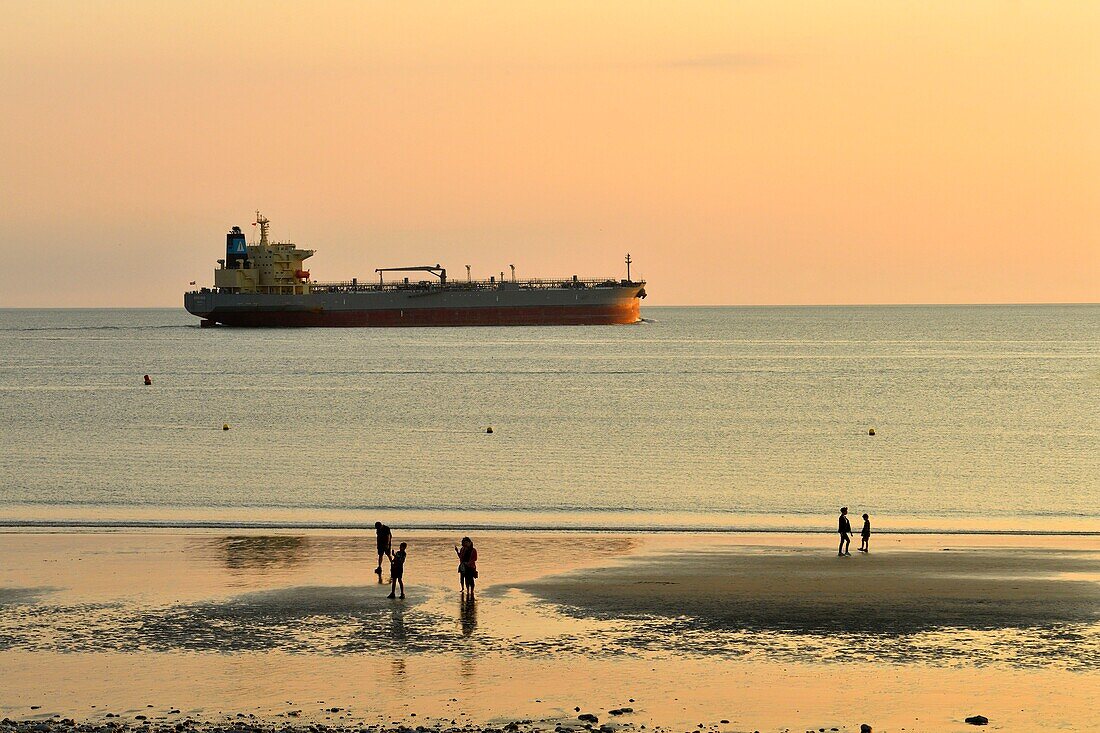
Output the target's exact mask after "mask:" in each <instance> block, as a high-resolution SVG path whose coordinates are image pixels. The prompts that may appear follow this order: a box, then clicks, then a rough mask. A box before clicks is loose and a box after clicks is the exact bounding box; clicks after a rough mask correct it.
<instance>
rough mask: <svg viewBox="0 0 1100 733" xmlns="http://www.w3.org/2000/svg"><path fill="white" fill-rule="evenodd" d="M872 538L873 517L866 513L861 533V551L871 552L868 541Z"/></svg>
mask: <svg viewBox="0 0 1100 733" xmlns="http://www.w3.org/2000/svg"><path fill="white" fill-rule="evenodd" d="M870 539H871V518H870V517H868V516H867V515H866V514H864V515H863V531H861V532H860V533H859V551H860V552H870V550H868V549H867V542H868V541H870Z"/></svg>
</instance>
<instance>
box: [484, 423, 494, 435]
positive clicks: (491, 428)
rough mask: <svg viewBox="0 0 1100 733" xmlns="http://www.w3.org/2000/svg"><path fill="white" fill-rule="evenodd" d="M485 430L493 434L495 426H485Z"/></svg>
mask: <svg viewBox="0 0 1100 733" xmlns="http://www.w3.org/2000/svg"><path fill="white" fill-rule="evenodd" d="M485 432H486V434H488V435H492V434H493V426H492V425H490V426H489V427H487V428H485Z"/></svg>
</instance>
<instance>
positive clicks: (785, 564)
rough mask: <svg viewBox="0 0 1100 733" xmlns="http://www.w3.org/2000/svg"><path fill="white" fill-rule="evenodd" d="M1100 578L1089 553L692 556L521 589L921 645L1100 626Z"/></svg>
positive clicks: (773, 550) (562, 599)
mask: <svg viewBox="0 0 1100 733" xmlns="http://www.w3.org/2000/svg"><path fill="white" fill-rule="evenodd" d="M1052 544H1054V543H1052ZM1098 578H1100V552H1097V551H1090V550H1087V549H1065V548H1034V547H1032V548H1028V547H1014V548H988V547H967V546H965V545H964V546H962V547H955V548H951V547H944V548H940V549H933V548H928V549H922V550H897V549H887V550H886V551H877V550H876V551H875V552H873V553H870V554H866V555H864V554H863V553H858V552H853V553H852V556H851V557H844V558H840V557H837V556H836V554H835V552H834V553H829V552H826V551H823V550H822V549H820V548H816V547H814V548H809V547H791V546H788V547H777V546H775V545H774V544H773V545H756V546H753V545H742V546H726V547H714V546H711V547H708V548H704V549H702V550H698V549H695V548H692V547H691V546H690V545H689V546H686V547H683V548H679V549H676V550H666V551H663V552H659V553H656V554H651V555H647V556H645V557H641V558H636V559H631V560H630V561H628V562H623V563H619V564H616V565H615V566H613V567H607V568H598V569H593V570H586V571H582V572H571V573H566V574H562V575H555V576H551V577H548V578H542V579H539V580H535V581H532V582H528V583H522V584H518V585H517V586H516V587H519V588H522V589H524V590H528V591H530V592H532V593H534V594H536V595H538V596H539V597H542V598H544V599H546V600H549V601H552V602H554V603H556V604H559V605H563V606H568V607H569V608H571V609H574V610H576V611H580V612H586V613H592V614H594V615H600V616H608V617H610V616H615V617H645V616H652V615H661V616H667V617H681V616H687V617H691V618H694V619H696V620H697V621H698V622H699V623H700V624H702V625H705V626H709V627H712V628H724V629H753V630H779V631H796V632H815V631H834V632H852V631H866V632H874V633H894V634H911V633H916V632H920V631H926V630H929V629H934V628H942V627H954V628H960V629H999V628H1007V627H1032V626H1050V625H1054V624H1075V623H1076V624H1080V623H1086V624H1087V623H1093V622H1096V621H1100V583H1097V582H1096V581H1097V579H1098Z"/></svg>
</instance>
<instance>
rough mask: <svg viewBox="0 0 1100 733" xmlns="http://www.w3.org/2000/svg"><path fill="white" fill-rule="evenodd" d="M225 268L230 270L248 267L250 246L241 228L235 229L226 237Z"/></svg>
mask: <svg viewBox="0 0 1100 733" xmlns="http://www.w3.org/2000/svg"><path fill="white" fill-rule="evenodd" d="M225 266H226V267H227V268H228V269H230V270H236V269H238V268H241V267H248V246H247V244H246V243H245V239H244V233H243V232H241V228H240V227H233V228H232V229H230V230H229V233H228V234H226V235H225Z"/></svg>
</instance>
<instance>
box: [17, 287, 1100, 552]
mask: <svg viewBox="0 0 1100 733" xmlns="http://www.w3.org/2000/svg"><path fill="white" fill-rule="evenodd" d="M643 316H644V317H645V318H646V320H647V322H645V323H642V324H638V325H634V326H614V327H561V328H463V329H449V328H442V329H393V330H385V329H347V330H322V329H316V330H311V329H302V330H234V329H228V328H216V329H199V328H198V325H197V319H194V318H193V317H191V316H189V315H187V314H186V313H184V312H183V311H182V310H174V309H167V310H0V446H2V449H0V523H3V524H8V525H11V524H21V523H42V524H74V523H75V524H92V525H112V524H124V525H138V526H140V525H161V524H163V525H191V524H196V525H228V526H235V525H242V526H247V525H258V526H314V525H316V526H334V527H358V526H369V525H371V524H373V522H374V521H375V520H376V519H383V520H388V521H389V523H391V524H394V525H400V526H453V527H487V526H492V527H540V528H545V527H550V528H559V527H561V528H567V527H587V528H623V527H630V528H637V527H647V528H654V529H677V528H688V529H799V528H812V529H821V530H824V531H828V530H831V529H832V528H833V527H834V526H835V525H834V522H835V519H834V517H835V514H836V510H837V508H838V507H839V506H840V505H841V504H846V505H848V506H850V507H852V510H853V513H854V514H855V515H856V516H858V515H859V514H862V513H863V512H869V513H870V514H871V515H872V520H873V522H874V523H875V526H876V527H877V528H880V529H882V530H884V531H887V530H891V529H893V530H951V531H967V530H972V531H1027V532H1031V531H1100V306H987V307H955V306H951V307H946V306H945V307H937V306H928V307H827V308H659V307H652V308H643ZM144 374H149V375H150V376H151V377H152V379H153V385H152V386H151V387H146V386H144V385H143V384H142V375H144ZM224 423H227V424H229V426H230V428H231V429H230V430H228V431H225V430H223V429H222V425H223V424H224ZM488 426H492V428H493V431H494V432H493V434H492V435H488V434H486V428H487V427H488ZM869 428H874V430H875V431H876V435H875V436H874V437H871V436H869V435H868V434H867V433H868V429H869ZM856 524H857V525H858V523H856Z"/></svg>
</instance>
